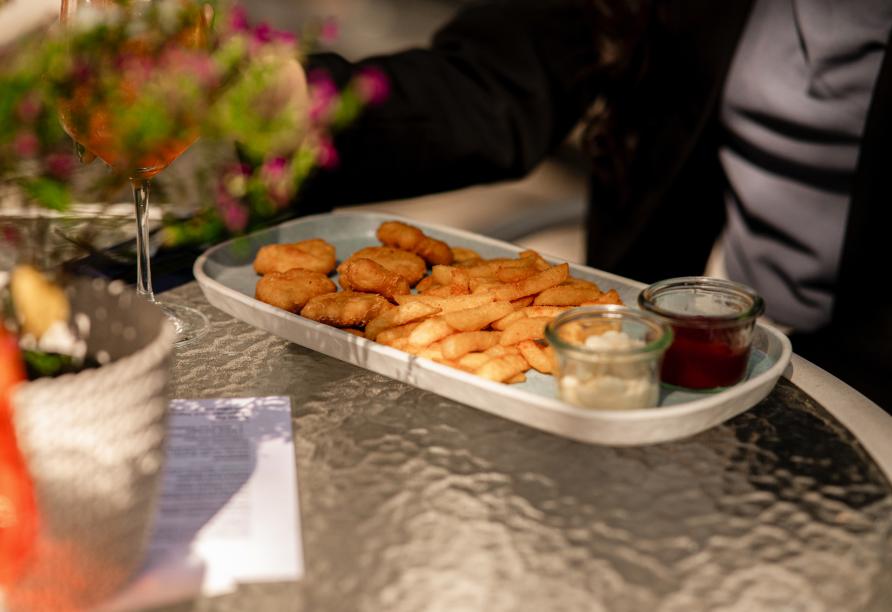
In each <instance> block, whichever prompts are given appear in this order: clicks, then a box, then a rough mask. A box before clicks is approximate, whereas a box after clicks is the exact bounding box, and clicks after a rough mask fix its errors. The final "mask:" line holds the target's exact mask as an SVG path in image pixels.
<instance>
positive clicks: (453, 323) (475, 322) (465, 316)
mask: <svg viewBox="0 0 892 612" xmlns="http://www.w3.org/2000/svg"><path fill="white" fill-rule="evenodd" d="M512 312H514V307H513V306H511V304H510V303H509V302H489V303H488V304H483V305H482V306H477V307H476V308H467V309H465V310H455V311H453V312H447V313H445V314H444V315H443V318H444V319H445V320H446V322H447V323H449V325H450V327H453V328H454V329H457V330H458V331H462V332H469V331H477V330H481V329H483V328H484V327H486V326H487V325H489V324H490V323H492V322H493V321H496V320H498V319H501V318H502V317H504V316H506V315H508V314H510V313H512Z"/></svg>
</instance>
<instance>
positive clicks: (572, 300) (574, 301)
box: [533, 285, 601, 306]
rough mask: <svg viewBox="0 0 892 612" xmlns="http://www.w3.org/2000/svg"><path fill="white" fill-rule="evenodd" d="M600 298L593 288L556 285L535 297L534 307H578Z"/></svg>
mask: <svg viewBox="0 0 892 612" xmlns="http://www.w3.org/2000/svg"><path fill="white" fill-rule="evenodd" d="M600 297H601V290H600V289H598V288H597V287H595V286H591V287H589V286H585V285H558V286H557V287H551V288H550V289H546V290H545V291H543V292H542V293H540V294H539V295H537V296H536V299H535V300H533V304H534V305H536V306H579V305H580V304H582V303H583V302H593V301H596V300H598V298H600Z"/></svg>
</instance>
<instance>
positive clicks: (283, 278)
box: [254, 268, 338, 313]
mask: <svg viewBox="0 0 892 612" xmlns="http://www.w3.org/2000/svg"><path fill="white" fill-rule="evenodd" d="M337 290H338V288H337V287H336V286H335V284H334V283H333V282H331V279H330V278H328V277H327V276H325V275H324V274H322V273H321V272H314V271H312V270H304V269H302V268H292V269H291V270H288V271H286V272H270V273H269V274H265V275H264V276H263V278H261V279H260V280H259V281H257V287H256V288H255V289H254V297H256V298H257V299H258V300H260V301H261V302H265V303H267V304H270V305H272V306H276V307H277V308H282V309H284V310H287V311H288V312H295V313H296V312H299V311H300V309H301V308H303V307H304V305H305V304H306V303H307V302H308V301H310V299H311V298H314V297H316V296H317V295H324V294H326V293H334V292H335V291H337Z"/></svg>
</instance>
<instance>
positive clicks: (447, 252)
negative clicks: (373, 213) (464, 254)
mask: <svg viewBox="0 0 892 612" xmlns="http://www.w3.org/2000/svg"><path fill="white" fill-rule="evenodd" d="M378 240H380V241H381V244H385V245H387V246H391V247H397V248H399V249H403V250H404V251H411V252H412V253H417V254H418V255H420V256H421V257H422V258H424V260H425V261H426V262H428V263H429V264H431V265H433V264H441V265H446V266H448V265H450V264H451V263H452V261H453V259H454V257H455V256H454V255H453V254H452V249H450V248H449V245H448V244H446V243H445V242H443V241H442V240H437V239H435V238H431V237H430V236H427V235H425V233H424V232H422V231H421V230H420V229H418V228H417V227H415V226H412V225H407V224H405V223H400V222H399V221H387V222H385V223H382V224H381V226H380V227H379V228H378Z"/></svg>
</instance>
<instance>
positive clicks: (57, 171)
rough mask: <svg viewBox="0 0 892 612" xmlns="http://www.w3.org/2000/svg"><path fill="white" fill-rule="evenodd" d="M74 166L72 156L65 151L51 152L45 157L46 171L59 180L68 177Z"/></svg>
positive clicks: (65, 179) (75, 165)
mask: <svg viewBox="0 0 892 612" xmlns="http://www.w3.org/2000/svg"><path fill="white" fill-rule="evenodd" d="M76 167H77V163H76V162H75V161H74V156H73V155H69V154H67V153H51V154H50V155H48V156H47V158H46V169H47V171H48V172H49V173H50V174H51V175H52V176H53V177H55V178H57V179H59V180H60V181H67V180H68V179H70V178H71V175H72V174H73V173H74V169H75V168H76Z"/></svg>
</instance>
